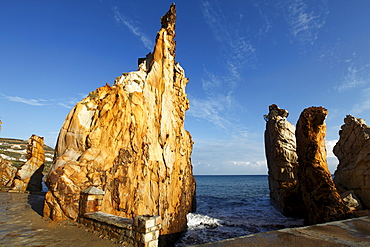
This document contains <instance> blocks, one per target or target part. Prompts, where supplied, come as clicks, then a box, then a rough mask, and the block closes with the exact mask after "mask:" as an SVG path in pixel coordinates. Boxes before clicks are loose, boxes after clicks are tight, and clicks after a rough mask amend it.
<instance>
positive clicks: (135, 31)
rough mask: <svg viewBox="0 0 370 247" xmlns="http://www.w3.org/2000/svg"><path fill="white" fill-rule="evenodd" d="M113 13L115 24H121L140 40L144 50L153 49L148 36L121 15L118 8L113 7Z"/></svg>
mask: <svg viewBox="0 0 370 247" xmlns="http://www.w3.org/2000/svg"><path fill="white" fill-rule="evenodd" d="M113 12H114V20H115V21H116V23H117V24H123V25H124V26H125V27H127V28H128V29H129V30H130V32H131V33H132V34H134V35H135V36H137V37H138V38H139V39H140V40H141V42H142V43H143V45H144V47H145V48H147V49H149V50H151V49H153V47H154V43H153V41H152V40H151V39H149V38H148V36H147V35H145V34H144V33H143V32H142V31H141V30H140V28H139V27H137V26H136V24H135V23H134V22H133V21H131V20H130V19H129V18H127V17H126V16H124V15H123V14H121V12H120V11H119V9H118V7H113Z"/></svg>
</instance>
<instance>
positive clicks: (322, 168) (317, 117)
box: [296, 107, 349, 224]
mask: <svg viewBox="0 0 370 247" xmlns="http://www.w3.org/2000/svg"><path fill="white" fill-rule="evenodd" d="M327 114H328V111H327V110H326V109H325V108H323V107H310V108H307V109H305V110H304V111H303V112H302V113H301V115H300V117H299V120H298V122H297V129H296V139H297V154H298V163H299V168H298V180H299V182H300V190H301V195H302V199H303V203H304V207H305V217H304V219H305V223H306V224H317V223H323V222H328V221H334V220H341V219H344V218H346V217H347V216H348V214H349V209H348V208H347V207H346V206H345V205H344V203H343V201H342V199H341V197H340V195H339V194H338V192H337V189H336V187H335V185H334V182H333V180H332V178H331V174H330V172H329V169H328V164H327V162H326V146H325V135H326V125H325V118H326V116H327Z"/></svg>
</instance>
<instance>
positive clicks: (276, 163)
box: [265, 104, 303, 218]
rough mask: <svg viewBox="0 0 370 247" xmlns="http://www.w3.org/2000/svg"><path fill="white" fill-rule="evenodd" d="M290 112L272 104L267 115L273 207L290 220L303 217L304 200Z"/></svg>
mask: <svg viewBox="0 0 370 247" xmlns="http://www.w3.org/2000/svg"><path fill="white" fill-rule="evenodd" d="M287 116H288V111H287V110H284V109H280V108H279V107H278V106H277V105H275V104H274V105H270V107H269V113H268V115H266V116H265V120H266V131H265V153H266V159H267V165H268V174H269V177H268V180H269V188H270V200H271V204H272V205H273V206H274V207H275V208H276V209H277V210H279V211H280V212H281V213H282V214H284V215H285V216H288V217H297V218H300V217H302V216H303V215H302V213H303V208H302V199H301V196H300V193H299V183H298V177H297V171H298V157H297V154H296V140H295V127H294V125H293V124H291V123H290V122H289V121H288V120H287V119H286V118H287Z"/></svg>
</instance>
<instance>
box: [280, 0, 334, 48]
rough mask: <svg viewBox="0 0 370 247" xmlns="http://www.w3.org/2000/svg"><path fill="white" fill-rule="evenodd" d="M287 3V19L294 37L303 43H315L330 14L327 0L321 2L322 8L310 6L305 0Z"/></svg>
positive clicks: (294, 0)
mask: <svg viewBox="0 0 370 247" xmlns="http://www.w3.org/2000/svg"><path fill="white" fill-rule="evenodd" d="M286 4H288V5H287V6H288V11H287V13H288V14H287V16H286V20H287V22H288V25H289V27H290V32H291V34H292V35H293V37H294V38H296V39H297V40H298V41H300V42H302V43H309V44H314V43H315V41H316V40H317V39H318V34H319V31H320V29H321V28H322V27H323V26H324V25H325V20H326V16H327V15H328V14H329V11H327V10H326V8H325V1H323V2H322V3H320V9H313V8H312V7H311V8H309V6H308V4H306V3H305V1H304V0H292V1H288V2H286Z"/></svg>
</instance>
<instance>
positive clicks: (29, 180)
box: [12, 135, 45, 191]
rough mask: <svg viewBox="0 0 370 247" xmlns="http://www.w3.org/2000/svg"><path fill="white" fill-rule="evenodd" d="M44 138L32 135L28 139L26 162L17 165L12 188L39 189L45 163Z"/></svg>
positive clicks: (20, 189)
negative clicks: (19, 165)
mask: <svg viewBox="0 0 370 247" xmlns="http://www.w3.org/2000/svg"><path fill="white" fill-rule="evenodd" d="M43 146H44V138H43V137H39V136H36V135H32V136H31V137H30V139H28V145H27V156H26V159H27V161H26V163H25V164H24V165H22V166H21V167H19V169H18V170H17V173H16V175H15V178H14V181H13V184H12V187H13V188H12V190H15V191H26V190H28V191H41V189H42V185H41V181H42V177H43V175H42V171H43V169H44V163H45V151H44V148H43Z"/></svg>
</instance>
